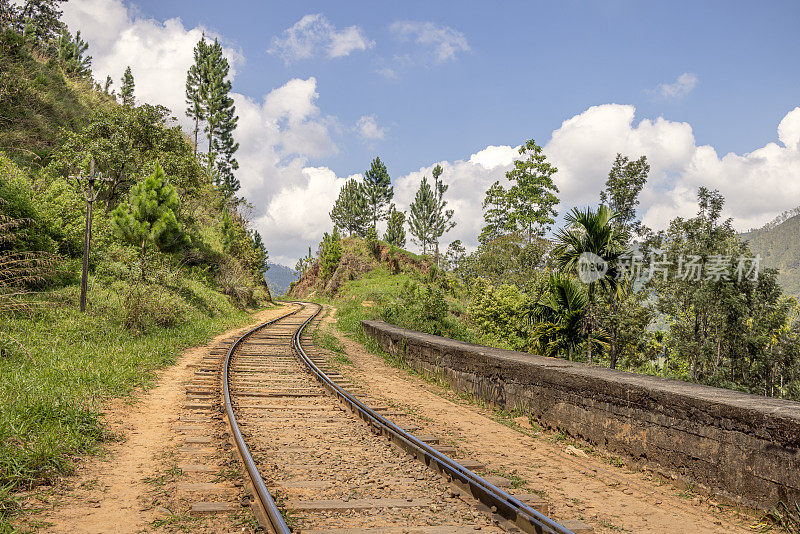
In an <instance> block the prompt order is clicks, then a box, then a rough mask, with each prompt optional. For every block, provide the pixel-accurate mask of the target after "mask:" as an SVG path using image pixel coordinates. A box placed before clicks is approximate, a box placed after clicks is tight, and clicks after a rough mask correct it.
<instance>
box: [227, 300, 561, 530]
mask: <svg viewBox="0 0 800 534" xmlns="http://www.w3.org/2000/svg"><path fill="white" fill-rule="evenodd" d="M320 310H321V307H320V306H319V305H317V304H299V303H298V304H295V309H294V310H292V311H291V312H289V313H287V314H285V315H283V316H281V317H279V318H277V319H275V320H273V321H270V322H268V323H265V324H263V325H260V326H258V327H256V328H254V329H252V330H250V331H248V332H247V333H245V334H244V335H243V336H241V337H240V338H239V339H237V340H236V341H235V342H234V343H233V344H232V345H231V346H230V348H229V349H228V351H227V354H226V356H225V360H224V364H223V373H222V375H223V376H222V392H223V398H224V406H225V412H226V415H227V419H228V424H229V426H230V431H231V435H232V436H233V441H234V442H235V445H236V448H237V450H238V454H239V456H240V458H241V460H242V463H243V465H244V466H245V468H246V471H247V476H248V478H249V483H250V489H251V494H253V497H254V504H255V506H254V509H255V510H256V515H257V516H258V519H259V522H260V523H261V524H262V526H263V527H265V528H267V529H268V530H271V531H273V532H276V533H279V534H283V533H288V532H298V531H300V532H304V533H317V534H320V533H323V532H325V533H330V534H334V533H336V534H347V533H351V532H353V533H354V532H386V533H391V532H409V533H420V534H422V533H426V534H438V533H462V532H463V533H466V532H474V531H476V530H478V531H483V532H504V531H517V532H519V531H523V532H542V533H558V534H571V532H572V531H570V530H568V529H567V528H565V527H564V526H561V525H559V524H558V523H555V522H554V521H552V520H550V519H549V518H547V517H546V516H544V515H543V514H541V513H539V512H538V511H537V510H535V509H533V508H531V507H530V506H528V505H526V504H525V503H524V502H522V501H521V500H519V499H517V498H515V497H512V496H511V495H509V494H507V493H505V492H504V491H503V490H501V489H499V488H497V487H495V486H494V485H492V484H491V483H489V482H488V481H486V480H484V479H483V478H481V477H480V476H478V475H477V474H475V473H474V472H473V471H470V470H469V469H468V467H469V462H467V461H465V460H462V461H457V460H453V459H451V458H449V457H448V456H446V454H445V453H446V452H448V451H447V448H446V447H444V446H438V445H437V440H436V439H435V438H434V437H433V436H423V435H419V436H414V435H413V434H412V433H411V432H413V431H414V430H415V429H414V428H411V427H409V426H408V425H406V428H405V429H404V428H401V426H399V425H397V424H395V423H393V422H392V421H391V419H392V418H393V417H395V416H399V417H401V416H402V414H401V413H394V412H391V411H390V409H389V408H388V407H386V406H376V405H375V404H374V401H371V399H369V398H368V397H365V396H362V395H361V394H360V392H359V390H358V387H357V386H356V385H353V384H350V383H349V382H348V381H347V380H346V379H344V378H343V377H342V376H341V375H339V374H338V373H336V372H335V370H333V369H332V368H330V367H329V366H328V365H327V359H326V358H325V357H324V356H323V355H322V354H321V353H320V351H318V350H316V349H314V348H313V344H312V343H311V339H310V335H309V334H308V333H307V329H308V327H309V326H310V325H312V324H313V323H314V322H315V320H318V314H319V312H320ZM370 405H371V407H370ZM359 419H360V421H359ZM437 447H438V449H442V450H441V451H440V450H438V449H437ZM276 503H277V504H276Z"/></svg>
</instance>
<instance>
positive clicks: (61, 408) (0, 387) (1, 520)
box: [0, 287, 249, 532]
mask: <svg viewBox="0 0 800 534" xmlns="http://www.w3.org/2000/svg"><path fill="white" fill-rule="evenodd" d="M195 289H198V288H195ZM164 291H166V289H164ZM206 292H207V293H208V294H207V295H206V297H208V299H211V298H212V296H211V295H212V294H213V292H212V291H211V290H207V291H206ZM198 293H200V290H199V289H198ZM76 295H77V288H74V287H68V288H65V289H63V290H59V291H57V292H52V293H49V294H47V295H45V296H44V299H45V303H44V305H42V306H38V307H37V308H36V310H35V312H34V313H33V314H32V315H31V316H17V317H0V332H2V333H4V334H6V335H8V336H12V337H13V338H15V339H16V340H18V341H19V342H20V343H21V344H22V345H24V346H25V348H26V349H27V351H28V353H29V354H25V352H24V351H22V350H17V351H14V350H7V351H6V352H5V353H4V356H3V357H2V358H0V395H2V398H3V399H4V402H3V403H2V405H0V532H2V531H5V530H9V529H10V521H11V519H12V517H13V515H14V514H15V513H17V512H19V510H20V508H19V504H18V502H17V501H16V500H15V495H14V491H16V490H20V489H26V488H31V487H33V486H35V485H37V484H43V483H52V482H53V481H54V479H55V478H56V477H58V476H59V475H61V474H64V473H68V472H69V471H70V469H71V468H72V466H73V464H74V460H75V458H76V457H77V455H81V454H86V453H92V452H94V451H96V450H97V445H98V444H99V443H101V442H103V441H107V440H111V439H115V436H114V435H112V434H111V433H110V432H109V431H108V430H107V429H106V426H105V421H104V416H103V413H102V409H103V406H104V403H105V402H106V401H108V400H109V399H111V398H114V397H120V396H125V395H128V394H130V393H131V392H132V391H134V390H136V389H140V388H148V387H150V386H152V385H153V380H154V378H155V372H156V370H158V369H160V368H163V367H165V366H167V365H170V364H172V363H174V362H175V359H176V356H177V355H178V353H179V352H180V351H181V350H182V349H184V348H187V347H191V346H195V345H199V344H202V343H205V342H206V341H208V340H209V339H210V338H211V337H213V336H214V335H215V334H217V333H219V332H222V331H224V330H227V329H229V328H231V327H234V326H237V325H241V324H243V323H245V322H246V321H247V320H248V318H249V315H248V314H247V313H246V312H244V311H241V310H237V309H236V308H235V307H234V306H233V305H232V304H231V303H230V302H229V301H228V302H227V304H224V305H223V301H219V300H217V301H213V302H209V303H208V305H207V306H206V308H207V309H208V308H212V307H213V308H214V309H215V310H216V313H214V314H213V316H212V315H209V314H207V313H203V312H201V311H200V310H199V307H198V306H190V305H188V304H187V306H186V312H185V313H184V316H183V318H184V321H183V322H182V323H181V324H180V325H179V326H176V327H173V328H161V327H153V328H149V329H147V331H146V332H145V333H140V334H136V333H133V332H131V331H130V330H129V329H126V328H125V327H124V326H123V322H124V321H123V319H122V318H120V313H119V306H120V304H119V297H118V295H117V294H116V293H113V292H111V291H104V290H103V289H102V288H97V287H96V288H95V290H94V292H93V295H92V297H93V299H92V302H93V306H92V308H91V310H90V313H87V314H81V313H80V312H79V311H78V310H77V306H76V304H75V300H76ZM198 298H199V297H198ZM223 306H224V307H223Z"/></svg>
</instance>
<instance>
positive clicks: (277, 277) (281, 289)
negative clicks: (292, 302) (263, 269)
mask: <svg viewBox="0 0 800 534" xmlns="http://www.w3.org/2000/svg"><path fill="white" fill-rule="evenodd" d="M264 276H265V278H266V279H267V286H269V290H270V292H271V293H272V294H273V295H275V296H281V295H284V294H286V292H287V291H289V286H290V285H291V284H292V282H294V281H295V280H297V274H295V272H294V270H293V269H290V268H289V267H286V266H285V265H281V264H279V263H270V264H269V270H268V271H267V273H266V274H265V275H264Z"/></svg>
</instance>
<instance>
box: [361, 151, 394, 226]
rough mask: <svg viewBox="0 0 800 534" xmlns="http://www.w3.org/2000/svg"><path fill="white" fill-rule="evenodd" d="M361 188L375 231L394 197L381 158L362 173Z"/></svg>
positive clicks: (387, 173)
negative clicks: (362, 182)
mask: <svg viewBox="0 0 800 534" xmlns="http://www.w3.org/2000/svg"><path fill="white" fill-rule="evenodd" d="M363 187H364V194H365V195H366V197H367V202H368V203H369V207H370V212H371V215H372V226H373V227H374V228H375V229H376V230H377V227H378V221H379V220H383V219H384V218H385V217H386V215H387V213H386V206H388V205H389V202H391V200H392V197H394V187H392V181H391V178H389V172H388V171H387V170H386V165H384V164H383V162H382V161H381V158H379V157H376V158H375V159H374V160H372V165H371V166H370V168H369V170H368V171H366V172H365V173H364V186H363Z"/></svg>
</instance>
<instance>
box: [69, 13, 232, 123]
mask: <svg viewBox="0 0 800 534" xmlns="http://www.w3.org/2000/svg"><path fill="white" fill-rule="evenodd" d="M63 9H64V16H63V20H64V22H66V23H67V25H68V26H69V27H70V29H71V31H76V30H81V36H82V37H83V38H84V39H86V41H87V42H88V43H89V45H90V49H89V53H90V54H91V55H92V57H93V62H92V70H93V71H94V75H95V77H96V78H97V79H98V80H99V81H101V82H102V81H103V80H105V77H106V75H111V77H112V78H113V80H114V86H115V87H116V88H119V86H120V83H121V82H120V80H121V78H122V74H123V73H124V72H125V68H126V67H127V66H130V67H131V71H132V73H133V77H134V80H135V83H136V91H135V96H136V99H137V101H139V102H148V103H151V104H162V105H164V106H166V107H168V108H169V109H171V110H172V111H173V113H174V114H175V115H176V116H177V117H178V118H179V119H181V120H183V117H184V114H183V112H182V110H183V109H184V108H185V105H186V104H185V97H184V91H185V81H186V80H185V73H186V71H187V70H188V68H189V66H190V65H191V64H192V61H193V50H194V46H195V44H197V41H199V40H200V38H201V37H202V35H203V31H204V28H202V27H196V28H186V27H184V25H183V23H182V22H181V20H180V19H179V18H172V19H167V20H166V21H163V22H161V21H157V20H155V19H152V18H148V17H144V16H140V15H138V14H136V13H135V12H133V11H131V10H130V9H129V8H127V7H126V6H125V5H124V4H123V3H122V2H121V1H120V0H71V1H70V2H68V3H66V4H65V5H64V8H63ZM205 31H206V37H207V38H210V39H214V38H216V37H219V36H218V35H215V34H213V32H210V31H207V30H205ZM223 44H224V42H223ZM224 53H225V56H226V58H227V59H228V62H229V63H230V65H231V76H234V75H235V74H236V68H237V67H238V66H240V65H241V64H243V63H244V58H243V56H242V54H241V53H240V52H239V51H238V50H237V49H235V48H231V47H229V46H225V47H224ZM176 73H177V75H176ZM185 124H186V123H185Z"/></svg>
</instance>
